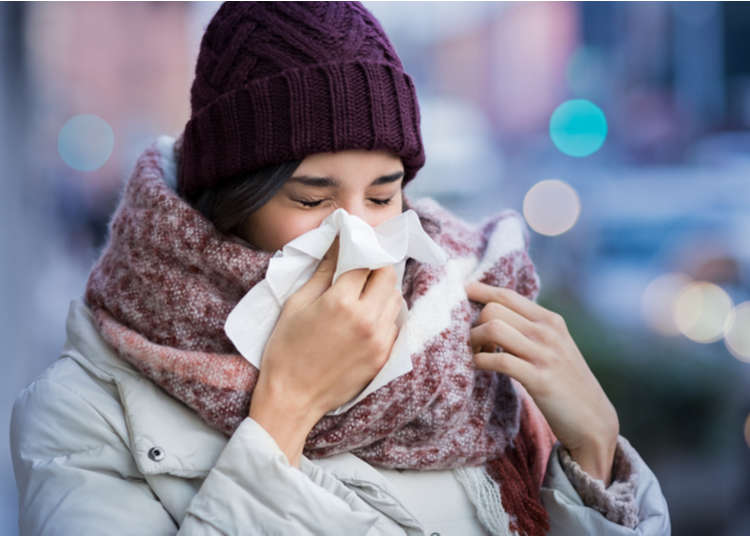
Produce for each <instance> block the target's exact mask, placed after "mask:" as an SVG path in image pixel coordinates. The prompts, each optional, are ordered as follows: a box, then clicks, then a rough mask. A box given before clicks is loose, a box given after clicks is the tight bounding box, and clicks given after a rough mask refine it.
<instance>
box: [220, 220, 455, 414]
mask: <svg viewBox="0 0 750 536" xmlns="http://www.w3.org/2000/svg"><path fill="white" fill-rule="evenodd" d="M337 235H338V236H339V256H338V261H337V264H336V271H335V272H334V274H333V281H332V283H331V284H333V283H335V282H336V280H337V279H338V278H339V276H340V275H341V274H343V273H345V272H348V271H349V270H355V269H358V268H369V269H371V270H375V269H377V268H381V267H383V266H387V265H389V264H390V265H394V267H395V269H396V273H397V275H398V281H397V284H396V288H397V289H398V290H399V291H400V290H401V284H402V281H403V277H404V269H405V267H406V259H407V258H409V257H413V258H415V259H417V260H418V261H420V262H425V263H430V264H437V265H440V264H444V263H445V262H446V261H447V259H448V256H447V254H446V253H445V251H444V250H443V249H442V248H441V247H440V246H439V245H438V244H436V243H435V242H434V241H433V240H432V239H431V238H430V237H429V236H428V235H427V233H426V232H425V231H424V229H423V228H422V225H421V223H420V221H419V216H418V215H417V213H416V212H415V211H414V210H412V209H409V210H407V211H405V212H402V213H401V214H399V215H398V216H396V217H394V218H391V219H389V220H387V221H385V222H383V223H381V224H380V225H378V226H376V227H372V226H370V224H368V223H367V222H366V221H364V220H363V219H361V218H359V217H358V216H355V215H353V214H349V213H348V212H347V211H346V210H344V209H343V208H338V209H336V210H335V211H333V212H332V213H331V214H329V215H328V217H326V219H325V220H323V222H322V223H321V224H320V226H318V227H316V228H315V229H312V230H310V231H308V232H306V233H304V234H301V235H300V236H298V237H296V238H295V239H293V240H291V241H289V242H288V243H287V244H286V245H284V246H283V248H282V249H280V250H277V251H276V252H275V253H274V255H273V256H272V257H271V259H270V261H269V264H268V270H267V272H266V277H265V279H263V280H262V281H260V282H258V283H257V284H256V285H255V286H253V288H252V289H250V291H249V292H248V293H247V294H245V296H243V298H242V299H241V300H240V301H239V303H237V305H236V306H235V308H234V309H232V311H231V312H230V313H229V316H228V317H227V320H226V322H225V324H224V331H225V333H226V334H227V337H229V340H231V341H232V343H234V346H235V347H236V348H237V350H238V351H239V353H240V354H241V355H242V356H243V357H245V359H247V360H248V361H249V362H250V363H252V364H253V365H255V366H256V367H257V368H258V369H259V370H260V367H261V365H262V363H261V361H262V356H263V350H264V348H265V345H266V342H267V341H268V338H269V337H270V336H271V332H272V331H273V328H274V326H275V325H276V321H277V320H278V318H279V314H280V313H281V310H282V308H283V306H284V303H285V302H286V300H287V298H289V296H291V295H292V294H294V293H295V292H296V291H297V290H299V288H300V287H302V285H304V284H305V283H306V282H307V281H308V280H309V279H310V278H311V277H312V274H313V273H314V272H315V270H316V269H317V267H318V264H320V261H321V259H322V258H323V256H324V255H325V253H326V252H327V251H328V248H329V247H330V246H331V244H332V243H333V241H334V239H335V238H336V236H337ZM401 301H402V303H401V312H400V313H399V316H398V319H397V321H396V324H397V325H398V327H399V333H398V336H397V338H396V341H395V342H394V344H393V347H392V349H391V354H390V356H389V357H388V360H387V361H386V363H385V365H383V367H382V368H381V369H380V371H379V372H378V374H377V375H376V376H375V377H374V378H373V379H372V381H370V383H369V384H368V385H367V386H366V387H365V388H364V389H363V390H362V391H361V392H360V393H359V394H358V395H356V396H355V397H354V398H353V399H351V400H350V401H349V402H347V403H345V404H344V405H342V406H339V407H338V408H336V409H334V410H331V411H329V412H328V413H327V414H328V415H338V414H339V413H343V412H344V411H346V410H348V409H349V408H350V407H352V406H353V405H355V404H356V403H357V402H359V401H360V400H362V399H363V398H365V397H366V396H367V395H369V394H370V393H372V392H373V391H375V390H377V389H378V388H380V387H382V386H383V385H385V384H387V383H388V382H390V381H391V380H393V379H395V378H398V377H399V376H401V375H403V374H406V373H407V372H409V371H410V370H411V369H412V364H411V356H410V355H408V353H407V351H406V340H407V336H408V334H407V333H406V330H405V329H401V328H403V326H404V325H405V323H406V318H407V316H408V314H409V311H408V308H407V306H406V301H405V300H404V299H403V297H402V298H401Z"/></svg>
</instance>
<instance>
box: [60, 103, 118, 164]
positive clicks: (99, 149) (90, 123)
mask: <svg viewBox="0 0 750 536" xmlns="http://www.w3.org/2000/svg"><path fill="white" fill-rule="evenodd" d="M114 145H115V134H114V131H113V130H112V127H111V126H109V123H107V122H106V121H105V120H104V119H102V118H101V117H99V116H98V115H94V114H81V115H74V116H73V117H71V118H70V119H68V120H67V121H66V122H65V124H64V125H63V127H62V128H61V129H60V134H59V135H58V136H57V151H58V153H60V158H62V159H63V161H64V162H65V163H66V164H68V165H69V166H70V167H72V168H73V169H76V170H78V171H93V170H95V169H99V168H100V167H102V166H103V165H104V163H105V162H106V161H107V160H108V159H109V157H110V156H111V155H112V149H113V147H114Z"/></svg>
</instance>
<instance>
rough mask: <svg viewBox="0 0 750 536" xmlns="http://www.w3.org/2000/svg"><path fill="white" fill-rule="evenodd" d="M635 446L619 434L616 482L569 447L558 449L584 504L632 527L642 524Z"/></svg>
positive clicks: (614, 469) (559, 455) (614, 464)
mask: <svg viewBox="0 0 750 536" xmlns="http://www.w3.org/2000/svg"><path fill="white" fill-rule="evenodd" d="M635 456H636V454H635V450H634V449H633V447H632V445H631V444H630V442H629V441H628V440H627V439H625V438H624V437H623V436H618V438H617V447H616V449H615V457H614V462H613V464H612V482H611V483H610V485H609V486H608V487H605V486H604V481H603V480H600V479H598V478H594V477H592V476H591V475H589V474H588V473H587V472H586V471H584V470H583V469H582V468H581V466H580V465H579V464H578V462H576V461H575V460H574V459H573V458H572V457H571V455H570V452H569V451H568V449H566V448H565V447H562V446H561V447H560V448H559V449H558V457H559V459H560V464H561V466H562V468H563V471H564V472H565V474H566V475H567V477H568V479H569V480H570V482H571V483H572V484H573V486H574V487H575V488H576V491H577V492H578V494H579V495H580V497H581V500H582V501H583V504H585V505H586V506H590V507H591V508H594V509H596V510H598V511H599V512H601V513H602V514H603V515H604V516H605V517H606V518H607V519H609V520H610V521H614V522H615V523H618V524H620V525H624V526H626V527H629V528H635V527H636V526H637V525H638V503H637V501H636V495H635V492H636V490H637V489H638V472H637V471H636V470H635Z"/></svg>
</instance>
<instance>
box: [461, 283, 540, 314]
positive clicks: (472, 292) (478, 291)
mask: <svg viewBox="0 0 750 536" xmlns="http://www.w3.org/2000/svg"><path fill="white" fill-rule="evenodd" d="M466 295H467V296H468V298H469V299H470V300H472V301H476V302H479V303H489V302H492V301H494V302H497V303H500V304H502V305H505V306H506V307H508V308H509V309H512V310H513V311H515V312H516V313H518V314H520V315H522V316H524V317H526V318H527V319H529V320H543V319H544V318H545V315H547V314H549V311H548V310H547V309H545V308H544V307H542V306H541V305H539V304H538V303H536V302H533V301H531V300H530V299H528V298H526V297H525V296H521V295H520V294H519V293H518V292H516V291H515V290H513V289H511V288H505V287H496V286H493V285H488V284H486V283H480V282H479V281H472V282H471V283H469V284H468V285H466Z"/></svg>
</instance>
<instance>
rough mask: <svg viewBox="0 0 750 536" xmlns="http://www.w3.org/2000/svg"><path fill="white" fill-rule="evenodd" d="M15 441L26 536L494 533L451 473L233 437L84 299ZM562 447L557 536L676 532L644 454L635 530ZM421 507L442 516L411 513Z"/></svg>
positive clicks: (20, 408)
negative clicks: (585, 490)
mask: <svg viewBox="0 0 750 536" xmlns="http://www.w3.org/2000/svg"><path fill="white" fill-rule="evenodd" d="M10 438H11V451H12V457H13V467H14V471H15V476H16V482H17V486H18V492H19V503H20V504H19V526H20V533H21V534H22V535H36V534H45V535H46V534H62V535H76V536H80V535H88V534H103V533H106V534H113V535H125V534H133V535H139V536H143V535H156V534H165V535H166V534H186V535H219V534H271V535H276V534H278V535H282V534H283V535H307V534H326V535H328V534H332V535H339V534H341V535H359V534H361V535H368V536H374V535H404V534H406V535H418V534H431V535H434V534H436V533H437V534H442V535H448V534H460V535H461V536H471V535H472V534H477V535H481V534H486V532H485V531H484V530H483V529H482V527H481V525H480V524H479V523H478V522H477V518H478V517H479V516H481V515H483V513H482V512H474V511H473V510H472V508H471V506H470V504H469V503H468V501H467V500H466V497H464V496H463V495H462V494H461V491H460V488H459V487H458V486H457V485H456V484H457V482H456V480H455V479H452V478H451V476H450V473H451V471H450V470H446V471H433V472H430V473H431V474H430V475H429V476H427V475H425V476H426V477H427V478H429V479H433V480H431V481H429V482H431V483H428V484H427V485H423V487H422V488H421V489H416V488H412V489H407V488H408V486H410V485H412V484H410V483H409V482H412V481H413V480H414V479H409V478H406V477H404V476H403V475H402V477H401V478H402V481H403V482H406V483H405V484H404V483H402V484H399V483H398V482H399V481H398V480H394V479H389V478H386V477H385V476H384V474H386V473H387V472H386V471H379V470H378V469H376V468H374V467H373V466H371V465H369V464H368V463H366V462H365V461H363V460H361V459H360V458H358V457H356V456H354V455H352V454H350V453H343V454H339V455H336V456H332V457H329V458H325V459H322V460H310V459H308V458H306V457H305V456H302V458H301V460H300V467H299V468H296V467H293V466H291V465H290V464H289V463H288V461H287V459H286V457H285V455H284V454H283V452H282V451H281V450H280V449H279V447H278V446H277V444H276V443H275V441H274V440H273V438H272V437H271V436H270V435H269V434H268V433H267V432H266V431H265V430H264V429H263V428H262V427H261V426H260V425H259V424H258V423H257V422H255V421H254V420H253V419H251V418H249V417H248V418H246V419H245V420H244V421H243V422H242V424H241V425H240V426H239V428H238V429H237V430H236V431H235V433H234V434H233V435H232V436H231V437H230V438H229V439H227V438H226V436H224V435H223V434H221V433H220V432H218V431H216V430H214V429H212V428H210V427H209V426H208V425H206V424H205V423H204V422H203V421H202V420H201V419H200V418H199V417H198V416H197V414H196V413H195V412H193V411H192V410H190V409H189V408H187V407H186V406H184V405H183V404H182V403H180V402H179V401H177V400H176V399H174V398H172V397H170V396H169V395H167V394H166V393H165V392H164V391H162V390H161V389H159V388H158V387H157V386H156V385H154V384H153V383H152V382H151V381H150V380H148V379H147V378H145V377H144V376H142V375H141V374H140V373H139V372H138V371H137V370H136V369H134V368H133V367H132V366H130V365H129V364H128V363H127V362H125V361H124V360H122V359H120V358H119V357H118V356H117V355H116V353H114V351H113V350H112V348H111V347H110V346H109V345H108V344H107V343H106V342H105V341H104V340H103V339H102V338H101V337H100V335H99V333H98V332H97V330H96V327H95V325H94V323H93V319H92V317H91V312H90V310H89V309H88V308H87V307H86V305H85V303H84V302H83V301H82V300H81V299H75V300H73V301H72V302H71V305H70V310H69V313H68V318H67V341H66V343H65V346H64V348H63V351H62V354H61V356H60V358H59V359H58V360H56V361H55V362H54V363H53V364H52V365H51V366H50V367H49V368H48V369H47V370H46V371H45V372H44V373H43V374H42V375H41V376H40V377H39V378H38V379H37V380H36V381H34V382H33V383H32V384H31V385H29V386H28V387H27V388H26V389H24V390H23V391H22V392H21V393H20V394H19V396H18V397H17V399H16V403H15V405H14V408H13V415H12V419H11V436H10ZM559 446H560V445H559V443H558V444H556V445H555V448H554V449H553V451H552V453H551V455H550V458H549V463H548V466H547V473H546V476H545V479H544V485H543V487H542V490H541V498H542V501H543V504H544V506H545V508H546V510H547V511H548V513H549V516H550V524H551V528H550V531H549V534H551V535H556V536H580V535H584V534H593V535H612V536H620V535H622V536H625V535H636V534H638V535H653V536H656V535H659V536H662V535H668V534H670V519H669V513H668V508H667V503H666V500H665V499H664V496H663V494H662V492H661V489H660V486H659V483H658V481H657V479H656V477H655V475H654V474H653V473H652V471H651V470H650V469H649V468H648V466H647V465H646V464H645V463H644V462H643V460H642V459H641V458H640V456H638V455H637V454H635V458H634V462H635V469H636V470H637V472H638V488H637V493H636V500H637V503H638V508H639V516H638V517H639V521H638V525H637V526H636V527H634V528H628V527H626V526H623V525H619V524H617V523H614V522H612V521H610V520H608V519H607V518H606V517H605V516H604V515H603V514H602V513H601V512H599V511H597V510H596V509H595V508H592V507H590V506H586V505H585V504H584V502H583V500H582V499H581V497H580V495H579V494H578V492H577V491H576V488H575V487H574V486H573V484H572V483H571V481H570V480H569V478H568V476H566V472H565V471H564V470H563V468H562V466H561V463H560V459H559V457H558V448H559ZM434 479H438V480H434ZM439 479H442V480H439ZM414 482H416V481H414ZM434 482H442V483H443V484H445V486H442V484H440V485H438V486H434ZM450 482H452V484H451V485H452V486H453V487H450V486H449V483H450ZM441 486H442V487H441ZM431 487H435V489H434V490H433V491H432V492H431V493H424V490H425V489H430V488H431ZM415 489H416V491H415ZM451 493H453V495H451ZM420 511H428V512H433V513H434V512H442V513H443V514H444V515H443V516H442V517H435V516H433V517H432V518H425V517H421V518H420V519H417V517H416V516H415V513H417V512H420Z"/></svg>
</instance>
